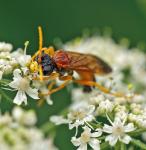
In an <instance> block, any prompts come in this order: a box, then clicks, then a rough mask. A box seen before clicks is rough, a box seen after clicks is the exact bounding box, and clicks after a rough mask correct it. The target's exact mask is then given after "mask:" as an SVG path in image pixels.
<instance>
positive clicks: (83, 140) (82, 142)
mask: <svg viewBox="0 0 146 150" xmlns="http://www.w3.org/2000/svg"><path fill="white" fill-rule="evenodd" d="M83 129H84V131H83V133H82V134H81V136H80V137H79V138H76V137H72V139H71V142H72V143H73V144H74V145H75V146H77V147H78V149H77V150H87V144H89V145H90V146H91V147H92V148H93V150H100V141H99V140H98V139H97V137H99V136H101V135H102V132H101V130H99V131H98V132H93V133H91V129H90V128H89V127H87V126H85V127H83Z"/></svg>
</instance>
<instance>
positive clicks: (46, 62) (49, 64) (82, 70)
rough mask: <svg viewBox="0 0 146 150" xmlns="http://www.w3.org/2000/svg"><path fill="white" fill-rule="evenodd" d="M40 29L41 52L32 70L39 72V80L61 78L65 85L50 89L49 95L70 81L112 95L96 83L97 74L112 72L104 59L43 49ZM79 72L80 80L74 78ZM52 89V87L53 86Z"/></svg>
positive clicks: (31, 65) (50, 48)
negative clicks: (74, 74)
mask: <svg viewBox="0 0 146 150" xmlns="http://www.w3.org/2000/svg"><path fill="white" fill-rule="evenodd" d="M38 29H39V39H40V40H39V41H40V42H39V50H38V51H37V52H36V53H35V54H34V56H33V57H32V61H31V64H30V70H31V71H32V72H36V71H38V72H39V76H40V77H39V80H51V79H56V78H57V77H59V79H60V80H63V81H64V83H63V84H62V85H60V86H59V87H57V88H55V89H50V90H49V91H48V93H42V94H43V95H49V94H52V93H54V92H56V91H58V90H60V89H62V88H64V87H65V86H66V85H67V84H68V83H69V81H73V82H75V83H79V84H81V85H83V86H84V91H86V92H89V91H91V89H92V87H97V88H99V89H100V90H101V91H103V92H104V93H109V94H112V95H117V96H118V93H115V94H114V93H110V90H109V89H107V88H105V87H103V86H101V85H100V84H98V83H97V82H96V81H95V74H97V75H106V74H108V73H110V72H111V71H112V69H111V67H110V66H109V65H108V64H107V63H105V62H104V61H103V60H102V59H100V58H99V57H97V56H94V55H91V54H82V53H77V52H70V51H64V50H57V51H54V49H53V48H52V47H49V48H43V47H42V30H41V27H39V28H38ZM74 72H77V73H78V74H79V76H80V80H76V79H74V78H73V73H74ZM51 87H52V86H51Z"/></svg>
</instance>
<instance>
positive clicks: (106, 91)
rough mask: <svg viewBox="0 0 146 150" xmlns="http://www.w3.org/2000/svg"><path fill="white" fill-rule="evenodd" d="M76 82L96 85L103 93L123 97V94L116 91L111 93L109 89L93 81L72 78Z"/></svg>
mask: <svg viewBox="0 0 146 150" xmlns="http://www.w3.org/2000/svg"><path fill="white" fill-rule="evenodd" d="M73 81H74V82H76V83H79V84H82V85H86V86H95V87H97V88H98V89H99V90H101V91H102V92H104V93H107V94H110V95H113V96H117V97H125V95H124V94H122V93H119V92H116V93H112V92H111V90H110V89H108V88H106V87H104V86H102V85H100V84H98V83H97V82H94V81H85V80H73Z"/></svg>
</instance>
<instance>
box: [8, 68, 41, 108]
mask: <svg viewBox="0 0 146 150" xmlns="http://www.w3.org/2000/svg"><path fill="white" fill-rule="evenodd" d="M13 75H14V77H13V81H12V82H10V83H9V86H10V87H11V88H13V89H14V90H16V91H17V94H16V96H15V98H14V103H16V104H18V105H21V103H23V102H24V103H25V104H27V96H26V94H28V95H29V96H30V97H32V98H33V99H39V97H38V90H37V89H35V88H32V87H31V86H30V81H31V80H30V79H29V78H28V77H27V76H23V75H22V71H21V70H20V69H16V70H14V72H13Z"/></svg>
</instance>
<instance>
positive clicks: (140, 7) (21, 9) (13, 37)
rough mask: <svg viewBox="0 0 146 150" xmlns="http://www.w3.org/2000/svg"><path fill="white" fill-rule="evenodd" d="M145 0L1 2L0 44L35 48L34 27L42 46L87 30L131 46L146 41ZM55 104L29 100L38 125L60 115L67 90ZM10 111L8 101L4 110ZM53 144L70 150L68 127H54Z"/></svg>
mask: <svg viewBox="0 0 146 150" xmlns="http://www.w3.org/2000/svg"><path fill="white" fill-rule="evenodd" d="M145 8H146V2H145V0H137V1H136V0H25V1H22V0H0V41H6V42H11V43H12V44H13V45H14V48H17V47H23V45H24V42H25V41H26V40H29V41H30V46H29V48H28V53H29V54H30V53H33V52H34V51H36V50H37V48H38V32H37V26H38V25H41V26H42V27H43V30H44V38H45V41H44V45H45V46H48V45H49V44H52V43H53V40H54V39H55V38H56V37H59V38H61V39H62V40H63V41H64V42H65V41H68V40H71V39H73V38H75V37H77V36H80V35H81V33H82V31H83V30H84V29H86V28H89V29H90V30H93V29H99V30H100V31H103V30H104V28H105V27H111V29H112V33H113V34H112V36H113V38H114V39H115V40H116V41H118V40H119V39H121V38H123V37H126V38H128V39H129V40H130V41H131V46H136V45H137V44H138V43H139V42H140V43H144V44H145V42H146V9H145ZM143 49H145V47H143ZM52 97H53V99H54V105H53V106H48V105H44V106H43V107H42V108H37V106H36V103H35V102H33V101H31V104H30V105H29V108H30V107H31V108H32V107H33V108H36V111H37V114H38V117H39V123H38V125H42V124H43V123H44V122H45V121H47V120H49V115H52V114H57V113H59V112H60V111H61V110H62V109H63V108H65V106H67V105H68V104H69V103H70V94H69V93H67V91H66V89H64V90H63V91H59V92H58V93H55V94H54V95H53V96H52ZM4 107H5V109H7V110H8V109H9V108H10V104H9V105H8V104H7V102H5V104H4V105H3V108H4ZM57 131H58V134H57V136H56V139H55V143H56V145H57V146H59V148H60V150H72V149H74V148H73V147H72V144H71V143H70V138H71V136H72V135H73V134H72V133H71V132H68V127H67V126H61V127H58V128H57Z"/></svg>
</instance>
